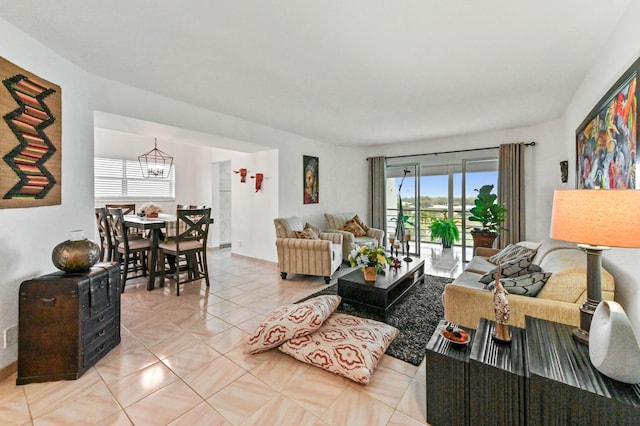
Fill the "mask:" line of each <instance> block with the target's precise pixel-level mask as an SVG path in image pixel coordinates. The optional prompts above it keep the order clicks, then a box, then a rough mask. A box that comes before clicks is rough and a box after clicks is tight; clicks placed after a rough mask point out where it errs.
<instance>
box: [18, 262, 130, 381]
mask: <svg viewBox="0 0 640 426" xmlns="http://www.w3.org/2000/svg"><path fill="white" fill-rule="evenodd" d="M119 343H120V267H119V266H118V265H117V264H115V263H99V264H96V265H95V266H93V267H92V268H91V269H90V270H89V271H87V272H80V273H65V272H62V271H59V272H55V273H52V274H47V275H43V276H41V277H38V278H35V279H32V280H28V281H25V282H23V283H22V284H21V285H20V293H19V324H18V377H17V379H16V384H18V385H22V384H26V383H32V382H46V381H53V380H71V379H77V378H78V377H80V376H81V375H82V374H83V373H84V372H85V371H87V369H88V368H90V367H91V366H92V365H94V364H95V363H96V362H97V361H98V360H99V359H100V358H102V357H103V356H104V355H106V354H107V353H108V352H109V351H110V350H111V349H113V348H114V347H115V346H117V345H118V344H119Z"/></svg>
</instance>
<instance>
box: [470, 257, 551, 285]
mask: <svg viewBox="0 0 640 426" xmlns="http://www.w3.org/2000/svg"><path fill="white" fill-rule="evenodd" d="M541 271H542V268H541V267H539V266H538V265H535V264H533V263H531V258H529V257H522V258H520V259H513V260H510V261H508V262H504V263H502V275H501V276H502V277H505V278H508V277H518V276H520V275H524V274H530V273H532V272H541ZM496 275H498V267H497V266H496V267H495V268H493V269H492V270H490V271H489V272H487V273H486V274H484V275H483V276H482V278H480V282H481V283H482V284H489V283H490V282H491V281H493V280H495V279H496Z"/></svg>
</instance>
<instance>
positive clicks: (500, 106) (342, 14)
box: [0, 0, 630, 145]
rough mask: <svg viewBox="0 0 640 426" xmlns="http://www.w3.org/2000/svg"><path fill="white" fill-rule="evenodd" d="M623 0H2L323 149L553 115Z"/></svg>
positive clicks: (29, 19)
mask: <svg viewBox="0 0 640 426" xmlns="http://www.w3.org/2000/svg"><path fill="white" fill-rule="evenodd" d="M629 3H630V0H607V1H604V0H529V1H524V0H521V1H514V0H483V1H479V0H448V1H447V0H437V1H436V0H385V1H382V0H322V1H321V0H316V1H311V0H273V1H265V0H228V1H220V0H209V1H204V0H200V1H198V0H181V1H175V0H134V1H132V0H108V1H105V0H47V1H41V0H40V1H38V0H21V1H6V0H0V5H1V6H2V7H1V8H0V17H2V18H4V19H5V20H7V21H8V22H10V23H12V24H13V25H15V26H16V27H18V28H20V29H21V30H23V31H24V32H26V33H28V34H31V35H32V36H33V37H34V38H36V39H37V40H39V41H40V42H42V43H43V44H45V45H47V46H49V47H51V48H52V49H53V50H55V51H56V52H58V53H59V54H61V55H62V56H65V57H66V58H68V59H69V60H70V61H72V62H74V63H75V64H77V65H79V66H80V67H82V68H84V69H86V70H87V71H88V72H90V73H92V74H95V75H98V76H102V77H105V78H108V79H111V80H116V81H121V82H123V83H126V84H129V85H133V86H137V87H140V88H143V89H146V90H149V91H153V92H156V93H159V94H163V95H166V96H169V97H172V98H175V99H179V100H183V101H186V102H190V103H192V104H195V105H198V106H201V107H205V108H208V109H211V110H215V111H218V112H221V113H225V114H229V115H232V116H236V117H240V118H243V119H246V120H250V121H254V122H257V123H261V124H264V125H267V126H270V127H273V128H277V129H282V130H286V131H289V132H292V133H295V134H299V135H303V136H306V137H309V138H313V139H317V140H321V141H324V142H328V143H335V144H346V145H373V144H382V143H390V142H403V141H410V140H419V139H428V138H434V137H440V136H448V135H455V134H463V133H470V132H479V131H487V130H495V129H502V128H509V127H518V126H525V125H530V124H535V123H539V122H544V121H547V120H551V119H554V118H557V117H559V116H560V115H561V114H562V113H563V111H564V109H565V107H566V105H567V104H568V102H569V101H570V100H571V97H572V95H573V93H574V92H575V90H576V88H577V87H578V85H579V84H580V82H581V81H582V79H583V78H584V76H585V74H586V72H587V71H588V69H589V68H590V67H591V65H592V64H593V63H594V61H596V60H597V59H598V52H601V51H602V50H603V49H604V48H605V46H606V43H607V39H608V38H609V35H610V34H611V33H612V31H613V30H614V28H615V26H616V24H617V22H618V20H619V19H620V17H621V16H622V14H623V13H624V12H625V10H626V9H627V6H628V4H629Z"/></svg>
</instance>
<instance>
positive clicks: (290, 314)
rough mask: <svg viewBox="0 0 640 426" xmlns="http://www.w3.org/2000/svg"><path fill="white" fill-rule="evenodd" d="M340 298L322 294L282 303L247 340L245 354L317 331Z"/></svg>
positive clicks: (267, 348)
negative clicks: (301, 300)
mask: <svg viewBox="0 0 640 426" xmlns="http://www.w3.org/2000/svg"><path fill="white" fill-rule="evenodd" d="M340 300H342V298H341V297H340V296H337V295H324V296H317V297H313V298H311V299H307V300H305V301H304V302H300V303H292V304H289V305H285V306H282V307H280V308H278V309H276V310H275V311H273V312H271V313H270V314H269V315H267V317H266V319H265V320H264V321H262V323H260V325H259V326H258V328H257V329H256V331H255V332H254V333H253V334H252V335H251V337H249V340H248V341H247V345H246V349H245V353H249V354H257V353H260V352H264V351H266V350H269V349H271V348H275V347H276V346H278V345H281V344H282V343H284V342H286V341H287V340H289V339H291V338H294V337H300V336H304V335H307V334H309V333H313V332H314V331H316V330H317V329H318V328H320V326H322V323H323V322H324V321H325V320H326V319H327V318H328V317H329V316H330V315H331V314H332V313H333V311H335V310H336V309H337V308H338V305H339V304H340Z"/></svg>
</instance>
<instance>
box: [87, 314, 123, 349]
mask: <svg viewBox="0 0 640 426" xmlns="http://www.w3.org/2000/svg"><path fill="white" fill-rule="evenodd" d="M115 328H116V321H115V317H114V316H113V315H110V317H105V319H104V320H103V321H101V322H96V323H94V324H93V327H91V328H89V327H86V328H85V329H84V330H83V333H82V338H83V339H84V341H85V345H90V344H92V342H93V341H94V340H95V339H99V338H100V337H102V336H104V335H105V334H108V333H110V332H111V331H113V330H115Z"/></svg>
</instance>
